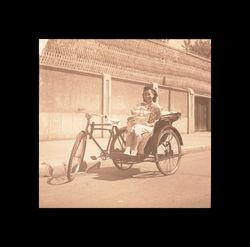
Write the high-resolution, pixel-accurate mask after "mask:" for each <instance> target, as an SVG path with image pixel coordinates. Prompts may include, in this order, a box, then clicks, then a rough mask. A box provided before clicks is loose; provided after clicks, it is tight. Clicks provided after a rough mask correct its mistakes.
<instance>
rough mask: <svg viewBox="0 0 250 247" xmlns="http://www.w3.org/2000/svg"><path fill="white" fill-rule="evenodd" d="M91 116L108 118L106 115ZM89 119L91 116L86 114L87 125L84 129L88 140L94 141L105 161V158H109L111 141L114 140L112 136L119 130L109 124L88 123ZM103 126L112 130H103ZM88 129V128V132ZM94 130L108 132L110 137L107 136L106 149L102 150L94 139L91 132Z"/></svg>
mask: <svg viewBox="0 0 250 247" xmlns="http://www.w3.org/2000/svg"><path fill="white" fill-rule="evenodd" d="M92 115H96V116H99V117H104V118H106V119H107V118H108V117H107V116H106V115H97V114H92ZM91 117H92V116H91V115H90V114H86V118H87V124H86V127H85V132H86V134H87V135H88V136H89V139H90V140H91V139H92V140H93V141H94V143H95V144H96V145H97V147H98V148H99V149H100V151H101V154H103V155H104V156H102V157H104V158H105V159H106V158H107V157H109V149H110V144H111V141H112V139H113V138H114V136H115V135H116V134H117V133H118V132H119V129H118V127H117V126H115V125H112V124H109V123H107V124H105V123H104V124H96V123H95V122H92V123H90V119H91ZM96 126H97V128H96ZM99 126H102V127H99ZM103 126H112V128H111V129H110V128H104V127H103ZM89 127H90V130H89ZM95 130H104V131H108V132H109V134H110V135H109V140H108V143H107V146H106V149H103V148H102V147H101V145H100V144H99V143H98V142H97V140H96V139H95V138H94V136H93V132H94V131H95Z"/></svg>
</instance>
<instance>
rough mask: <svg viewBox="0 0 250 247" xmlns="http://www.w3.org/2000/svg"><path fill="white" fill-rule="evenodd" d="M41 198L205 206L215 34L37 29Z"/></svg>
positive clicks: (45, 204)
mask: <svg viewBox="0 0 250 247" xmlns="http://www.w3.org/2000/svg"><path fill="white" fill-rule="evenodd" d="M38 41H39V82H38V83H39V164H38V165H39V177H38V179H39V192H38V193H39V208H66V209H67V208H154V209H157V208H166V209H168V208H176V209H178V208H211V180H212V177H211V100H212V96H211V80H212V79H211V61H212V59H211V39H185V37H184V38H183V39H167V38H166V39H39V40H38Z"/></svg>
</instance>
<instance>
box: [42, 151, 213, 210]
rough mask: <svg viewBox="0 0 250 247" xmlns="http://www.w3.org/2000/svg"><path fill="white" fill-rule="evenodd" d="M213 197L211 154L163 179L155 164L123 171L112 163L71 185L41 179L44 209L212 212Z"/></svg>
mask: <svg viewBox="0 0 250 247" xmlns="http://www.w3.org/2000/svg"><path fill="white" fill-rule="evenodd" d="M210 196H211V151H210V150H206V151H202V152H195V153H188V154H186V155H184V156H183V158H182V162H181V166H180V168H179V170H178V171H177V172H176V173H175V174H174V175H172V176H163V175H161V174H160V173H159V172H158V170H157V168H156V165H155V163H140V164H137V165H135V166H133V168H131V169H130V170H127V171H120V170H118V169H117V168H116V167H115V166H114V165H113V163H112V161H110V160H109V161H105V162H103V163H102V166H101V168H100V169H96V170H93V171H92V172H91V171H89V172H88V173H86V172H83V173H79V174H78V176H77V177H76V178H75V180H73V181H72V182H70V183H68V182H67V179H66V178H65V177H63V176H61V177H55V178H48V177H40V178H39V207H40V208H209V207H210V206H211V200H210V199H211V198H210Z"/></svg>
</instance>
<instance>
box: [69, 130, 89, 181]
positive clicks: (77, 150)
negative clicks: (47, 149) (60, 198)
mask: <svg viewBox="0 0 250 247" xmlns="http://www.w3.org/2000/svg"><path fill="white" fill-rule="evenodd" d="M86 140H87V135H86V133H85V132H80V133H79V134H78V136H77V137H76V141H75V143H74V146H73V149H72V151H71V154H70V158H69V164H68V170H67V177H68V180H69V181H72V180H73V179H74V178H75V176H76V174H77V172H78V171H79V168H80V165H81V163H82V162H83V158H84V154H85V149H86Z"/></svg>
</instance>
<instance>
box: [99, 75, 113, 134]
mask: <svg viewBox="0 0 250 247" xmlns="http://www.w3.org/2000/svg"><path fill="white" fill-rule="evenodd" d="M102 114H103V115H108V116H110V114H111V75H108V74H103V81H102ZM101 122H102V124H103V123H105V120H104V119H103V118H102V120H101ZM101 136H102V137H104V135H103V130H102V133H101Z"/></svg>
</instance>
